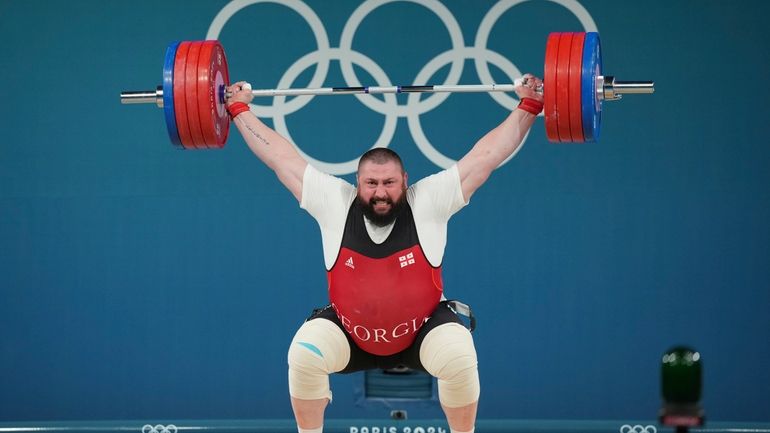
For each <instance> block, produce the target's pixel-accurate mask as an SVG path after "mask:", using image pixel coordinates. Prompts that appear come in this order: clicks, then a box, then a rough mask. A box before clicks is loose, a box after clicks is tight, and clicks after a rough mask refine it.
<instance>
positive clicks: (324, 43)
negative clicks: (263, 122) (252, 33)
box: [206, 0, 331, 117]
mask: <svg viewBox="0 0 770 433" xmlns="http://www.w3.org/2000/svg"><path fill="white" fill-rule="evenodd" d="M257 3H276V4H279V5H282V6H286V7H289V8H291V9H292V10H294V11H295V12H297V13H298V14H299V15H300V16H301V17H302V18H304V19H305V21H306V22H307V23H308V25H309V26H310V29H311V30H312V31H313V35H314V36H315V40H316V45H317V48H316V50H317V51H325V50H328V49H329V48H330V46H329V36H328V35H327V34H326V27H324V25H323V23H322V22H321V19H320V18H319V17H318V15H317V14H316V13H315V11H313V9H311V8H310V6H308V5H307V4H305V3H304V2H302V1H301V0H233V1H231V2H230V3H228V4H226V5H225V7H223V8H222V10H220V11H219V13H218V14H217V15H216V16H215V17H214V19H213V20H212V21H211V25H210V26H209V30H208V32H207V33H206V39H219V33H221V32H222V28H224V26H225V24H226V23H227V21H228V20H229V19H230V18H232V16H233V15H235V13H237V12H238V11H240V10H241V9H243V8H245V7H247V6H251V5H254V4H257ZM330 60H331V59H328V58H326V59H323V62H318V68H316V70H315V73H314V74H313V77H312V78H311V79H310V83H309V84H308V87H321V86H322V85H323V82H324V81H325V80H326V75H327V74H328V72H329V61H330ZM312 99H313V96H312V95H301V96H297V97H296V98H294V99H292V100H291V101H289V102H287V103H285V104H281V105H282V106H281V108H282V109H283V113H284V114H289V113H292V112H294V111H297V110H299V109H300V108H302V107H304V106H305V105H307V104H308V103H309V102H310V101H311V100H312ZM250 105H251V109H252V112H253V113H254V114H256V115H257V116H259V117H272V116H273V114H275V106H274V105H273V106H270V105H258V104H254V103H252V104H250Z"/></svg>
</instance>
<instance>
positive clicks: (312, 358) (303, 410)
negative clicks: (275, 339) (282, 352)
mask: <svg viewBox="0 0 770 433" xmlns="http://www.w3.org/2000/svg"><path fill="white" fill-rule="evenodd" d="M349 360H350V345H349V343H348V340H347V338H346V337H345V334H344V333H343V331H342V330H341V329H340V328H339V326H337V324H335V323H333V322H331V321H330V320H326V319H321V318H318V319H313V320H308V321H307V322H305V323H304V324H303V325H302V326H301V327H300V328H299V330H298V331H297V333H296V335H295V336H294V339H293V340H292V342H291V346H290V347H289V355H288V361H289V394H290V395H291V406H292V409H293V410H294V418H295V419H296V421H297V427H298V428H299V429H300V430H301V431H302V430H311V431H321V430H320V429H321V428H322V427H323V419H324V410H325V409H326V405H327V404H328V403H329V401H331V399H332V393H331V390H330V389H329V374H331V373H336V372H338V371H342V370H343V369H344V368H345V366H347V364H348V361H349Z"/></svg>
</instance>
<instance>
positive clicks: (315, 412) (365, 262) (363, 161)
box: [227, 74, 543, 433]
mask: <svg viewBox="0 0 770 433" xmlns="http://www.w3.org/2000/svg"><path fill="white" fill-rule="evenodd" d="M525 78H526V79H525V80H524V84H522V85H519V86H517V87H516V88H515V91H516V94H517V95H518V96H519V98H520V100H521V103H520V104H519V106H518V108H517V109H515V110H513V112H512V113H510V114H509V115H508V116H507V118H506V119H505V120H504V121H503V122H502V123H501V124H500V125H499V126H497V127H496V128H494V129H493V130H491V131H490V132H488V133H487V134H486V135H484V136H483V137H482V138H481V139H480V140H479V141H478V142H477V143H476V144H475V145H474V146H473V148H472V149H471V150H470V151H469V152H468V153H467V154H466V155H465V156H463V157H462V159H460V160H459V161H458V162H457V164H456V165H454V166H452V167H450V168H448V169H446V170H443V171H440V172H438V173H436V174H434V175H431V176H428V177H426V178H424V179H421V180H419V181H418V182H415V183H413V184H412V185H408V183H407V173H406V171H405V170H404V165H403V163H402V161H401V159H400V158H399V156H398V155H397V154H396V153H395V152H393V151H392V150H390V149H385V148H376V149H372V150H370V151H368V152H366V153H365V154H364V155H363V156H362V157H361V158H360V160H359V164H358V173H357V185H356V186H353V185H350V184H349V183H347V182H346V181H344V180H342V179H340V178H337V177H334V176H331V175H328V174H325V173H322V172H320V171H319V170H318V169H316V168H314V167H313V166H311V165H309V164H308V163H307V162H305V160H304V159H303V158H302V157H301V156H300V155H299V153H297V151H296V150H295V149H294V147H293V146H292V145H291V144H290V143H289V142H288V141H287V140H286V139H285V138H283V137H282V136H280V135H279V134H278V133H276V132H275V131H274V130H272V129H270V128H269V127H268V126H266V125H265V124H264V123H262V122H261V121H260V120H259V119H258V118H257V117H256V116H254V115H253V114H252V113H251V112H250V111H249V108H248V104H249V103H250V102H251V100H252V98H253V95H252V93H251V91H250V87H251V86H249V85H248V84H247V83H245V82H243V81H241V82H237V83H235V84H233V85H231V86H229V87H228V88H227V90H228V92H230V93H232V96H231V97H230V98H229V100H228V102H227V109H228V112H229V113H230V115H231V117H232V118H233V121H234V123H235V125H236V127H237V128H238V130H239V131H240V133H241V134H242V135H243V137H244V139H245V141H246V143H247V144H248V146H249V148H251V150H252V151H253V152H254V153H255V154H256V155H257V157H259V159H261V160H262V161H263V162H264V163H265V164H267V166H268V167H269V168H270V169H272V170H273V171H274V172H275V174H276V175H277V176H278V179H279V180H280V181H281V183H283V185H284V186H285V187H286V188H287V189H288V190H289V191H291V193H292V194H294V197H295V198H296V199H297V200H298V201H299V203H300V207H301V208H303V209H305V210H306V211H307V212H309V213H310V215H311V216H313V218H315V220H316V221H317V222H318V225H319V226H320V228H321V238H322V243H323V254H324V261H325V265H326V269H327V277H328V290H329V298H330V299H329V300H330V304H329V306H327V307H326V308H324V309H323V310H321V311H316V312H314V314H313V315H312V316H311V317H310V318H308V319H307V320H306V321H305V322H304V324H303V325H302V326H301V327H300V328H299V330H298V331H297V333H296V335H295V337H294V339H293V341H292V342H291V346H290V347H289V354H288V363H289V394H290V396H291V404H292V408H293V410H294V416H295V418H296V421H297V428H298V431H299V433H311V432H312V433H321V432H322V431H323V418H324V410H325V408H326V405H327V404H328V403H329V402H330V401H331V399H332V393H331V390H330V389H329V374H331V373H350V372H354V371H361V370H367V369H375V368H384V369H389V368H394V367H397V366H405V367H409V368H411V369H415V370H421V371H426V372H427V373H429V374H431V375H432V376H434V377H436V378H437V379H438V395H439V400H440V402H441V407H442V408H443V410H444V413H445V414H446V418H447V422H448V424H449V427H450V429H451V431H452V432H453V433H461V432H473V431H474V425H475V420H476V410H477V406H478V400H479V394H480V388H479V375H478V367H477V358H476V350H475V348H474V345H473V339H472V338H471V333H470V332H469V330H468V329H467V328H466V327H465V326H463V325H462V322H461V321H460V319H459V318H458V317H457V315H456V313H455V312H454V311H453V309H452V308H451V307H450V306H449V305H448V304H447V301H446V298H445V297H444V294H443V289H442V280H441V262H442V257H443V254H444V247H445V245H446V234H447V223H448V221H449V219H450V217H451V216H452V215H453V214H454V213H455V212H457V211H459V210H460V209H462V208H463V207H464V206H465V205H467V204H468V202H469V200H470V198H471V196H472V195H473V193H474V192H475V191H476V189H478V188H479V187H480V186H481V185H482V184H484V182H486V180H487V179H488V178H489V176H490V174H491V173H492V171H493V170H494V169H495V168H496V167H497V166H498V165H500V163H502V161H504V160H505V159H506V158H507V157H508V156H510V155H511V154H512V153H513V152H514V151H515V150H516V149H517V148H518V147H519V145H521V142H522V140H523V138H524V136H525V134H526V133H527V131H529V129H530V127H531V126H532V124H533V123H534V121H535V118H536V116H537V114H538V113H539V112H540V111H541V110H542V107H543V102H542V101H543V98H542V96H541V94H540V93H538V92H537V91H536V89H537V88H538V87H539V86H542V81H541V80H540V79H539V78H536V77H534V76H532V75H529V74H527V75H525Z"/></svg>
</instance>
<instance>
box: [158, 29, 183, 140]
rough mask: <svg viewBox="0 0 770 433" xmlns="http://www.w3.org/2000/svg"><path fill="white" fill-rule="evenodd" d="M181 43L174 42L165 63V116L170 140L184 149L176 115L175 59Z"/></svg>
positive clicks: (168, 50)
mask: <svg viewBox="0 0 770 433" xmlns="http://www.w3.org/2000/svg"><path fill="white" fill-rule="evenodd" d="M177 47H179V42H172V43H171V44H169V46H168V48H167V49H166V58H165V60H164V62H163V114H164V115H165V117H166V128H167V129H168V138H170V139H171V142H172V143H173V144H174V145H175V146H177V147H180V148H182V141H181V140H180V139H179V130H178V129H177V127H176V115H175V114H174V59H175V58H176V49H177Z"/></svg>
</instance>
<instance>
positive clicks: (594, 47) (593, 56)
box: [581, 32, 602, 143]
mask: <svg viewBox="0 0 770 433" xmlns="http://www.w3.org/2000/svg"><path fill="white" fill-rule="evenodd" d="M600 75H602V52H601V42H599V34H598V33H596V32H588V33H586V36H585V42H584V44H583V73H582V78H581V80H582V82H581V95H582V102H583V107H582V108H583V109H582V112H583V138H584V139H585V141H586V142H588V143H592V142H595V141H597V140H599V132H600V126H601V123H602V101H601V100H600V99H599V96H598V94H597V93H596V77H598V76H600Z"/></svg>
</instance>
